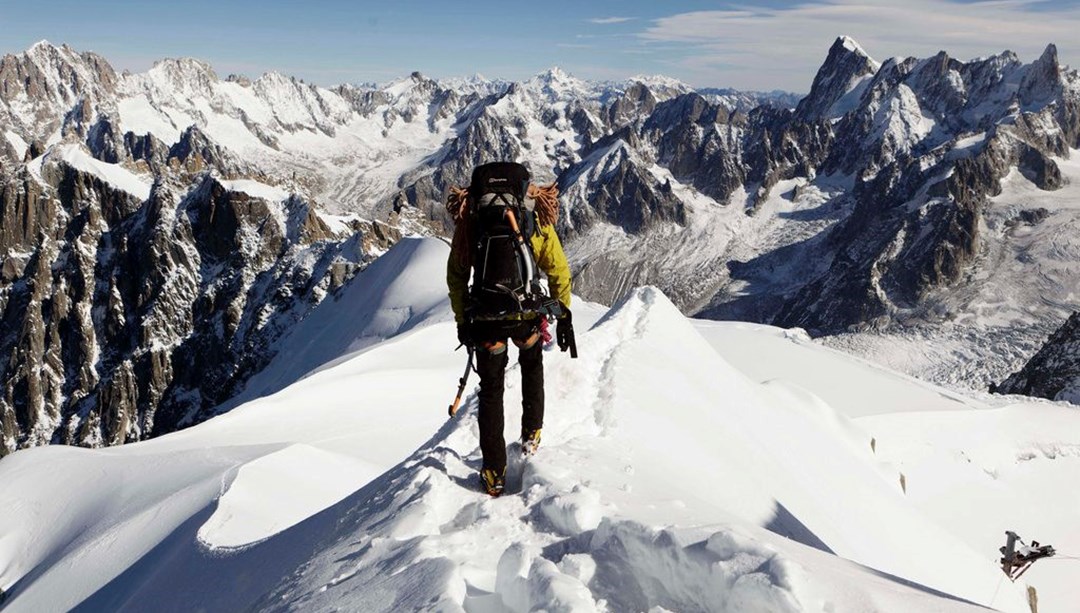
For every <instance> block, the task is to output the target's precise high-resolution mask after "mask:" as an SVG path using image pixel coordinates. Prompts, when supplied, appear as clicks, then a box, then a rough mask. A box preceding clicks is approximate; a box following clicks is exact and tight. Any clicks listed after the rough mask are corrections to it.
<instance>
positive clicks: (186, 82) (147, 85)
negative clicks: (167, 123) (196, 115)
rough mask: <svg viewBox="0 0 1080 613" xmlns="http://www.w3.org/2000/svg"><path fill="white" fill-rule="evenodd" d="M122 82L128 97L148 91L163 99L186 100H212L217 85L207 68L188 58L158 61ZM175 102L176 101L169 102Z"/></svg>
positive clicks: (201, 62) (206, 65)
mask: <svg viewBox="0 0 1080 613" xmlns="http://www.w3.org/2000/svg"><path fill="white" fill-rule="evenodd" d="M124 80H125V82H126V83H125V85H126V86H127V87H128V88H129V90H128V91H131V92H132V93H134V92H137V91H139V90H140V89H150V90H154V91H155V92H156V93H157V94H159V95H162V96H165V97H169V96H175V95H180V96H183V97H184V98H186V99H189V100H190V99H193V98H211V97H213V91H214V86H215V85H216V84H217V83H218V82H219V79H218V76H217V73H216V72H214V69H213V67H212V66H210V64H208V63H206V62H204V61H202V60H199V59H195V58H190V57H185V58H165V59H162V60H158V61H157V62H155V63H154V65H153V66H152V67H151V68H150V70H148V71H146V72H145V73H142V74H136V75H131V76H129V77H125V79H124ZM176 102H179V101H173V103H176Z"/></svg>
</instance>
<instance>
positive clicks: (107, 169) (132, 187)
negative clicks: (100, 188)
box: [43, 145, 153, 200]
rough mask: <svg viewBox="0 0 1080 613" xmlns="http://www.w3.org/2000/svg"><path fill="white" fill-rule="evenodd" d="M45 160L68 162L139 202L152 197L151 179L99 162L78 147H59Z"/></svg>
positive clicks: (118, 165)
mask: <svg viewBox="0 0 1080 613" xmlns="http://www.w3.org/2000/svg"><path fill="white" fill-rule="evenodd" d="M44 158H45V160H43V161H57V160H62V161H64V162H67V163H68V164H70V165H71V166H72V167H74V168H76V169H78V170H81V171H83V172H87V173H90V174H92V175H94V176H96V177H98V178H99V179H101V180H102V181H104V182H105V183H108V184H109V185H111V186H113V187H114V188H116V189H119V190H121V191H125V192H127V193H129V194H132V195H134V196H136V197H138V199H139V200H146V199H147V198H149V197H150V187H151V185H152V183H153V179H152V178H151V177H149V176H143V175H137V174H135V173H133V172H131V171H130V170H128V169H126V168H124V167H123V166H121V165H120V164H109V163H107V162H102V161H101V160H97V159H95V158H94V157H92V156H91V155H90V154H89V153H87V151H86V150H85V149H83V148H82V147H80V146H78V145H65V146H62V147H59V148H57V149H54V150H52V151H51V152H50V153H48V154H46V155H45V156H44Z"/></svg>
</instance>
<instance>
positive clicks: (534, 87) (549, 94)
mask: <svg viewBox="0 0 1080 613" xmlns="http://www.w3.org/2000/svg"><path fill="white" fill-rule="evenodd" d="M523 85H524V87H525V89H527V90H530V91H536V92H540V93H542V94H543V95H544V96H545V97H546V98H547V99H548V100H550V101H552V102H555V101H569V100H572V99H575V98H582V97H586V96H587V95H588V92H589V91H590V90H591V88H590V87H589V85H588V84H587V83H586V82H585V81H582V80H581V79H579V78H577V77H575V76H573V75H571V74H569V73H567V72H565V71H564V70H563V69H561V68H559V67H558V66H553V67H551V68H549V69H547V70H545V71H544V72H541V73H539V74H537V75H536V76H534V77H533V78H531V79H529V80H528V81H525V83H524V84H523Z"/></svg>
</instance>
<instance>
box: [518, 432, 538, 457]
mask: <svg viewBox="0 0 1080 613" xmlns="http://www.w3.org/2000/svg"><path fill="white" fill-rule="evenodd" d="M538 447H540V428H537V429H535V430H522V431H521V455H523V456H530V455H532V454H534V453H536V449H537V448H538Z"/></svg>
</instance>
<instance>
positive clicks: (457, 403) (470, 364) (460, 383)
mask: <svg viewBox="0 0 1080 613" xmlns="http://www.w3.org/2000/svg"><path fill="white" fill-rule="evenodd" d="M468 350H469V361H468V362H467V363H466V364H465V374H463V375H461V379H458V388H457V396H455V397H454V403H453V404H451V405H450V408H449V409H448V410H447V412H448V413H450V417H453V416H454V415H456V414H457V410H458V407H459V406H460V405H461V396H462V395H463V394H464V393H465V383H466V382H467V381H468V380H469V372H471V371H472V369H473V355H474V354H473V348H472V347H469V348H468Z"/></svg>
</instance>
